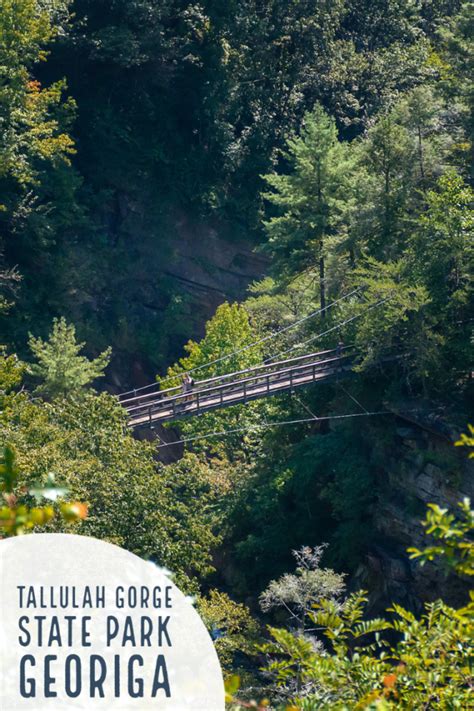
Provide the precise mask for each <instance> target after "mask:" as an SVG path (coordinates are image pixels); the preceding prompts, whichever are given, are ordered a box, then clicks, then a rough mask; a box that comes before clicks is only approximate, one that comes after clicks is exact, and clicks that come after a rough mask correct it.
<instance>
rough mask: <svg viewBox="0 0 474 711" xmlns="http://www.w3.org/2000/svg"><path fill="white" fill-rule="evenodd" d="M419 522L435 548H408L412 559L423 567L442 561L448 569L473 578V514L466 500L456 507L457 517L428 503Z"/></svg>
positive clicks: (469, 503)
mask: <svg viewBox="0 0 474 711" xmlns="http://www.w3.org/2000/svg"><path fill="white" fill-rule="evenodd" d="M422 523H423V526H424V527H425V529H426V533H427V534H428V535H429V536H431V537H432V538H434V539H435V541H436V545H434V546H428V547H427V548H424V549H423V550H418V549H417V548H409V549H408V551H409V553H411V558H414V559H417V560H419V561H420V563H421V564H422V565H423V564H424V563H426V562H428V561H433V560H437V559H441V560H442V562H443V563H445V564H446V566H447V567H448V569H452V570H454V571H455V572H456V573H458V574H460V575H474V540H473V535H472V532H473V530H474V512H473V511H472V509H471V502H470V501H469V499H465V500H464V501H462V502H461V503H460V504H459V516H458V517H456V516H454V515H453V514H452V513H449V511H448V510H447V509H443V508H441V507H440V506H438V505H437V504H430V505H429V509H428V513H427V515H426V519H425V520H424V521H423V522H422Z"/></svg>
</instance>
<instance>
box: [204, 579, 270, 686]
mask: <svg viewBox="0 0 474 711" xmlns="http://www.w3.org/2000/svg"><path fill="white" fill-rule="evenodd" d="M198 611H199V614H200V615H201V617H202V619H203V622H204V624H205V625H206V627H207V629H208V630H209V632H210V634H211V636H212V638H213V639H214V644H215V647H216V651H217V654H218V655H219V661H220V663H221V666H222V669H223V670H224V672H225V673H227V672H229V671H231V670H232V669H235V668H236V666H238V664H237V663H236V658H237V657H238V655H242V654H244V655H251V654H253V653H254V651H255V650H254V644H255V642H256V640H257V638H258V633H259V626H258V623H257V622H256V620H255V619H254V618H253V617H252V615H251V614H250V611H249V609H248V608H247V607H246V606H245V605H243V604H242V603H238V602H234V600H232V599H231V598H230V597H229V596H228V595H226V593H223V592H220V591H219V590H215V589H213V590H210V592H209V594H208V595H206V597H200V598H199V600H198Z"/></svg>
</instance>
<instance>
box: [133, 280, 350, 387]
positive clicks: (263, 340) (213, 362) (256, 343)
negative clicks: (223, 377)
mask: <svg viewBox="0 0 474 711" xmlns="http://www.w3.org/2000/svg"><path fill="white" fill-rule="evenodd" d="M361 289H362V287H358V288H357V289H353V290H352V291H351V292H349V293H348V294H344V296H341V297H340V298H339V299H336V300H335V301H332V302H331V303H330V304H327V306H325V307H324V308H322V309H321V308H319V309H316V311H312V312H311V313H310V314H308V315H307V316H303V317H302V318H300V319H298V320H297V321H294V322H293V323H290V324H289V325H288V326H284V327H283V328H280V329H278V330H277V331H275V332H274V333H270V334H269V335H268V336H264V337H263V338H260V339H259V340H257V341H254V342H253V343H249V344H247V345H246V346H242V347H241V348H237V349H236V350H235V351H232V353H227V354H225V355H223V356H221V357H220V358H216V359H215V360H211V361H209V362H208V363H203V365H198V366H196V367H195V368H190V369H189V370H183V371H182V372H181V373H179V375H185V374H186V373H187V374H190V373H196V372H197V371H199V370H203V369H205V368H209V367H210V366H211V365H216V363H222V362H223V361H225V360H228V359H229V358H232V356H235V355H238V354H239V353H243V352H244V351H247V350H249V349H250V348H255V346H259V345H261V344H262V343H266V342H267V341H270V340H272V339H273V338H277V337H278V336H279V335H280V334H282V333H285V332H286V331H289V330H290V329H292V328H296V326H299V325H300V324H302V323H304V322H305V321H308V320H309V319H311V318H314V317H315V316H318V315H320V314H322V313H324V312H325V311H328V310H329V309H331V308H332V307H333V306H336V304H339V303H340V302H341V301H344V300H345V299H348V298H350V297H351V296H354V294H357V293H358V292H360V291H361ZM272 360H273V358H272ZM175 377H177V376H172V375H171V376H169V377H167V378H163V380H162V381H161V382H163V383H166V381H168V380H172V379H173V378H175ZM156 385H157V383H150V384H149V385H143V386H142V387H140V388H134V389H133V390H128V391H127V392H125V393H121V396H125V395H130V394H131V393H139V392H142V391H143V390H148V389H149V388H153V387H156Z"/></svg>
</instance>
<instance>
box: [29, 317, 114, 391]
mask: <svg viewBox="0 0 474 711" xmlns="http://www.w3.org/2000/svg"><path fill="white" fill-rule="evenodd" d="M28 344H29V346H30V349H31V351H32V352H33V355H34V356H35V358H36V360H37V362H36V363H33V364H31V365H30V366H29V372H30V374H31V375H33V376H34V377H36V378H39V379H40V380H41V381H42V382H41V384H40V385H39V387H38V388H37V392H39V393H41V394H43V395H46V396H47V397H49V398H54V397H58V396H66V395H69V394H71V393H77V392H78V391H80V390H82V389H83V388H84V387H85V386H86V385H89V383H91V382H92V381H93V380H95V379H96V378H100V377H102V376H103V374H104V373H103V371H104V369H105V368H106V367H107V365H108V363H109V360H110V353H111V349H110V348H107V350H105V351H104V352H103V353H101V354H100V355H99V356H98V357H97V358H95V359H94V360H89V359H88V358H87V357H86V356H83V355H79V353H80V351H81V350H82V348H83V347H84V343H78V342H77V340H76V329H75V327H74V326H73V325H72V324H68V323H67V322H66V320H65V319H64V318H60V319H54V321H53V329H52V331H51V333H50V335H49V339H48V340H47V341H43V339H41V338H35V337H34V336H30V339H29V341H28Z"/></svg>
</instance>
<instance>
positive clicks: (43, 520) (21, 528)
mask: <svg viewBox="0 0 474 711" xmlns="http://www.w3.org/2000/svg"><path fill="white" fill-rule="evenodd" d="M20 479H21V474H20V470H19V466H18V462H17V456H16V452H15V450H14V449H13V447H11V446H10V445H5V446H4V447H3V452H2V456H1V457H0V492H1V493H2V496H3V499H4V500H5V502H6V506H1V507H0V539H1V538H4V537H8V536H20V535H22V534H24V533H28V532H30V531H31V530H32V529H34V528H37V527H40V526H45V525H46V524H48V523H49V522H50V521H52V520H53V519H54V517H55V516H56V514H57V513H59V516H60V518H61V519H62V520H63V521H64V522H65V523H73V522H76V521H80V520H81V519H85V518H86V517H87V505H85V504H82V503H80V502H78V501H72V502H65V501H62V502H60V503H59V504H58V505H57V506H56V507H53V506H52V505H51V504H48V505H46V506H33V507H32V506H29V505H28V504H25V503H22V499H23V500H24V499H26V498H27V497H28V496H32V497H34V498H35V499H36V500H37V501H41V500H42V499H49V500H51V501H56V500H57V499H58V498H59V497H64V496H66V495H67V494H68V493H69V492H68V490H67V489H64V488H60V489H58V488H57V487H55V486H54V477H52V476H51V475H50V476H49V480H48V481H47V482H46V484H45V485H44V486H43V485H40V486H38V487H36V488H30V489H26V490H25V489H24V488H23V489H22V488H21V487H19V481H20Z"/></svg>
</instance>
